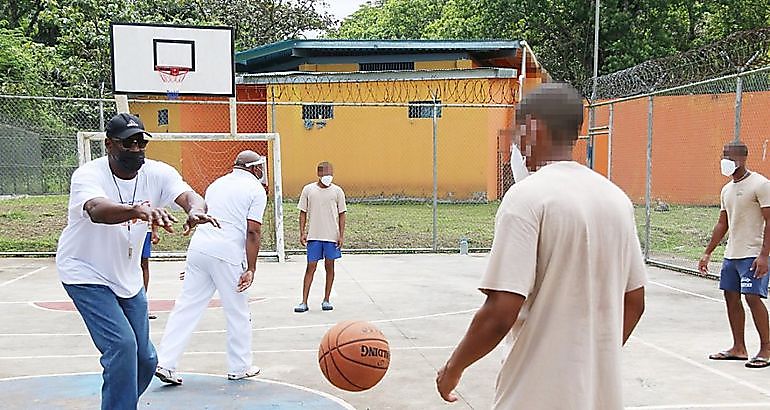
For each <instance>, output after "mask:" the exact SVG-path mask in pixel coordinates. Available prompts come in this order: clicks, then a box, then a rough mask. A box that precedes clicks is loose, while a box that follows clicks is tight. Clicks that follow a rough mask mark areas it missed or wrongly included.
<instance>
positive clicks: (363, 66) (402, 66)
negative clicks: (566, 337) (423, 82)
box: [358, 61, 414, 71]
mask: <svg viewBox="0 0 770 410" xmlns="http://www.w3.org/2000/svg"><path fill="white" fill-rule="evenodd" d="M358 70H359V71H403V70H414V61H402V62H397V63H360V64H358Z"/></svg>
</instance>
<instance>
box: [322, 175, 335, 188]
mask: <svg viewBox="0 0 770 410" xmlns="http://www.w3.org/2000/svg"><path fill="white" fill-rule="evenodd" d="M332 179H334V177H333V176H332V175H324V176H322V177H321V183H322V184H324V186H331V185H332Z"/></svg>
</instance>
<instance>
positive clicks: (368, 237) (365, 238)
mask: <svg viewBox="0 0 770 410" xmlns="http://www.w3.org/2000/svg"><path fill="white" fill-rule="evenodd" d="M67 200H68V197H67V196H66V195H54V196H30V197H22V198H13V199H7V200H2V201H0V252H9V251H36V252H46V251H48V252H51V251H55V250H56V243H57V240H58V238H59V235H60V234H61V231H62V230H63V229H64V226H65V225H66V223H67ZM498 205H499V203H497V202H494V203H489V204H470V205H468V204H457V205H451V204H440V205H439V207H438V212H437V223H438V243H439V247H447V248H456V247H458V241H459V240H460V238H463V237H465V238H468V239H469V242H470V246H471V247H489V246H491V244H492V235H493V231H494V215H495V212H496V211H497V206H498ZM283 210H284V233H285V239H286V248H287V249H299V248H300V244H299V211H298V210H297V206H296V202H294V201H291V202H289V201H287V202H285V203H284V209H283ZM174 215H175V216H176V217H177V218H178V219H179V220H180V222H179V223H178V224H176V225H175V227H174V228H175V230H176V231H177V233H175V234H173V235H169V234H161V242H160V243H159V244H158V245H157V246H156V247H154V249H155V250H158V251H182V250H185V249H187V245H188V244H189V240H190V238H189V237H185V236H182V235H181V234H180V232H181V226H182V222H183V221H184V220H185V214H184V212H174ZM265 215H266V221H269V220H272V219H273V217H272V215H273V206H272V203H270V204H268V208H267V209H266V210H265ZM432 226H433V212H432V209H431V205H430V204H428V203H409V204H363V203H351V204H348V218H347V225H346V229H345V231H346V234H345V242H346V243H345V247H346V248H350V249H372V248H385V249H387V248H429V247H431V246H432V240H433V234H432ZM272 232H273V226H272V224H267V223H266V224H265V226H263V242H262V248H263V249H275V243H274V239H273V238H274V235H273V233H272Z"/></svg>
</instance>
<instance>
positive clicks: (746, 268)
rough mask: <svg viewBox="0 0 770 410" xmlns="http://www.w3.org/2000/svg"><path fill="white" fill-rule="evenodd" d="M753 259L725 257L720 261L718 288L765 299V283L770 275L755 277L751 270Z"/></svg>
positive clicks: (766, 283) (769, 278)
mask: <svg viewBox="0 0 770 410" xmlns="http://www.w3.org/2000/svg"><path fill="white" fill-rule="evenodd" d="M754 259H755V258H743V259H725V260H724V262H722V273H720V274H719V289H722V290H726V291H731V292H740V293H741V294H744V295H746V294H748V295H759V296H760V297H761V298H763V299H767V285H768V280H770V275H765V276H764V277H763V278H762V279H756V278H755V277H754V271H753V270H751V264H752V263H754Z"/></svg>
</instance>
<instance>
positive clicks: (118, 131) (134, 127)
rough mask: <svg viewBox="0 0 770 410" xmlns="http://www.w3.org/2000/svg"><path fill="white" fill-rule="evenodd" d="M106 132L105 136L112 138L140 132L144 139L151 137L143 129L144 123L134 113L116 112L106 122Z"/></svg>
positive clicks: (121, 137)
mask: <svg viewBox="0 0 770 410" xmlns="http://www.w3.org/2000/svg"><path fill="white" fill-rule="evenodd" d="M104 131H105V133H106V134H107V138H114V139H119V140H124V139H126V138H129V137H131V136H134V135H136V134H139V133H142V134H143V135H142V137H144V138H145V139H149V138H152V135H150V134H149V133H148V132H147V131H145V130H144V123H142V120H140V119H139V117H137V116H136V115H133V114H126V113H123V114H118V115H116V116H114V117H112V119H111V120H110V121H109V122H107V126H106V127H105V129H104Z"/></svg>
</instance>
